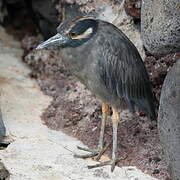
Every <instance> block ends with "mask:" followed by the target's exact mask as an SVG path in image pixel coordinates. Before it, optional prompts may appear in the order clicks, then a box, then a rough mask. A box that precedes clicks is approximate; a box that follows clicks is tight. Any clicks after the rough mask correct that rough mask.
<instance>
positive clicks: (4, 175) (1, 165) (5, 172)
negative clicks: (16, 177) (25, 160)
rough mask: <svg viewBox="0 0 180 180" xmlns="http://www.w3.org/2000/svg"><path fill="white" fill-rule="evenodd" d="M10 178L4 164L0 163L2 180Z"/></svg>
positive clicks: (0, 177) (0, 179)
mask: <svg viewBox="0 0 180 180" xmlns="http://www.w3.org/2000/svg"><path fill="white" fill-rule="evenodd" d="M9 177H10V173H9V171H8V170H7V169H6V168H5V166H4V164H3V163H1V162H0V180H8V179H9Z"/></svg>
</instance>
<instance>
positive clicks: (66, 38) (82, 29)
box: [37, 17, 98, 49]
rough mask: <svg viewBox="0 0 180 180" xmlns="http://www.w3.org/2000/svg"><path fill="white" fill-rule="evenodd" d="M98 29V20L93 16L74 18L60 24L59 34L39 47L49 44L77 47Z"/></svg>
mask: <svg viewBox="0 0 180 180" xmlns="http://www.w3.org/2000/svg"><path fill="white" fill-rule="evenodd" d="M97 29H98V21H97V20H96V19H94V18H92V17H83V18H78V19H73V20H69V21H66V22H64V23H63V24H60V25H59V27H58V28H57V32H58V33H57V34H56V35H55V36H53V37H51V38H50V39H48V40H47V41H45V42H43V43H41V44H40V45H39V46H38V47H37V49H43V48H45V47H49V46H54V45H55V46H59V47H62V48H63V47H77V46H80V45H82V44H83V43H85V42H86V41H88V40H89V39H91V38H92V37H93V36H94V35H95V33H96V32H97Z"/></svg>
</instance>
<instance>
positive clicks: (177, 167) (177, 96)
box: [158, 58, 180, 180]
mask: <svg viewBox="0 0 180 180" xmlns="http://www.w3.org/2000/svg"><path fill="white" fill-rule="evenodd" d="M179 108H180V58H179V60H178V61H177V62H176V64H174V66H173V67H172V69H171V70H170V72H169V73H168V75H167V76H166V79H165V81H164V84H163V88H162V93H161V100H160V109H159V117H158V123H159V124H158V127H159V134H160V140H161V142H162V144H163V146H164V151H165V156H166V159H167V162H168V164H169V167H170V171H171V174H172V177H173V180H179V179H180V109H179Z"/></svg>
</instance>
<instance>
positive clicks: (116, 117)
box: [111, 107, 120, 171]
mask: <svg viewBox="0 0 180 180" xmlns="http://www.w3.org/2000/svg"><path fill="white" fill-rule="evenodd" d="M112 111H113V114H112V125H113V150H112V161H113V163H112V166H111V171H113V170H114V168H115V165H116V160H117V155H116V154H117V128H118V123H119V120H120V115H119V112H118V110H117V109H116V108H115V107H112Z"/></svg>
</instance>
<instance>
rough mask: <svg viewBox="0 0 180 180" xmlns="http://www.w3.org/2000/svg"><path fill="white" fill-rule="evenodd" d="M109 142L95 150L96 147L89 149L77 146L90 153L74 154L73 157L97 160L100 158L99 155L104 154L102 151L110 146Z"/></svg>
mask: <svg viewBox="0 0 180 180" xmlns="http://www.w3.org/2000/svg"><path fill="white" fill-rule="evenodd" d="M110 144H111V143H109V144H108V145H107V146H105V147H104V148H98V149H97V150H96V149H95V150H94V149H89V148H84V147H80V146H77V148H78V149H80V150H83V151H87V152H90V153H89V154H85V155H78V154H75V155H74V157H76V158H82V159H86V158H94V160H97V161H98V160H99V159H100V158H101V156H102V155H103V154H104V152H105V151H106V150H107V148H108V147H109V146H110Z"/></svg>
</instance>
